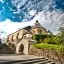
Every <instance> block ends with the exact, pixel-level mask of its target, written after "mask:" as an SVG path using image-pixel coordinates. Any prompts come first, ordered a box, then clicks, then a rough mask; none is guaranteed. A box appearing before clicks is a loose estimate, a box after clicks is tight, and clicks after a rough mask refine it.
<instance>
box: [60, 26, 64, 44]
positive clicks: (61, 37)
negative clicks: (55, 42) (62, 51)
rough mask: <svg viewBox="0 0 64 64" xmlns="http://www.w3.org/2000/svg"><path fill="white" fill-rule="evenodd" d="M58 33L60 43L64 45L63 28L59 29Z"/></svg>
mask: <svg viewBox="0 0 64 64" xmlns="http://www.w3.org/2000/svg"><path fill="white" fill-rule="evenodd" d="M59 31H60V33H59V35H60V43H61V44H64V27H60V28H59Z"/></svg>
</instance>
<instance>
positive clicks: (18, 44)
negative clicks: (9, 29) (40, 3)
mask: <svg viewBox="0 0 64 64" xmlns="http://www.w3.org/2000/svg"><path fill="white" fill-rule="evenodd" d="M35 34H49V32H48V31H47V29H45V28H44V27H43V26H41V24H40V23H39V22H38V20H37V21H36V22H35V25H34V26H27V27H24V28H22V29H20V30H18V31H16V32H14V33H12V34H9V35H8V36H7V42H6V44H7V45H8V46H9V47H10V48H11V49H12V50H13V52H14V53H16V54H21V53H24V54H28V51H29V46H30V45H31V44H32V43H34V42H35V41H34V40H32V36H33V35H35Z"/></svg>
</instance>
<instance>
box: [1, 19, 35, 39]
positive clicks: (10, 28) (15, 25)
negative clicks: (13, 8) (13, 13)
mask: <svg viewBox="0 0 64 64" xmlns="http://www.w3.org/2000/svg"><path fill="white" fill-rule="evenodd" d="M33 24H34V22H32V21H30V22H12V21H10V20H9V19H6V20H5V21H4V22H0V32H4V33H1V36H0V37H1V38H3V37H5V36H6V35H8V34H10V33H12V32H15V31H17V30H18V29H21V28H23V27H26V26H28V25H33Z"/></svg>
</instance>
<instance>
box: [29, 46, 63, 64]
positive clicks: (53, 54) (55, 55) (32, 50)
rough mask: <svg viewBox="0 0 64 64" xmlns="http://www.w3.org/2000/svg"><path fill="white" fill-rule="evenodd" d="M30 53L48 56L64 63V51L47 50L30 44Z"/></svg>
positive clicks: (59, 62)
mask: <svg viewBox="0 0 64 64" xmlns="http://www.w3.org/2000/svg"><path fill="white" fill-rule="evenodd" d="M29 54H30V55H37V56H41V57H43V56H44V57H46V58H48V59H50V60H52V61H53V62H55V63H56V64H64V53H63V52H59V51H55V50H47V49H37V48H35V47H33V46H30V49H29Z"/></svg>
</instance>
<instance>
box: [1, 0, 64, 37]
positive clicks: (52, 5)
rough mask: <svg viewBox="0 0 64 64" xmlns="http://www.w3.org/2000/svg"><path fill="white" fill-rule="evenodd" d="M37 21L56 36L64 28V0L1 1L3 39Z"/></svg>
mask: <svg viewBox="0 0 64 64" xmlns="http://www.w3.org/2000/svg"><path fill="white" fill-rule="evenodd" d="M36 20H39V22H40V23H41V25H42V26H44V27H45V28H47V29H49V30H51V31H52V32H53V33H54V34H56V33H57V30H58V28H59V27H61V26H64V0H0V35H1V37H4V36H5V35H8V34H10V33H12V32H14V31H16V30H18V29H20V28H23V27H25V26H27V25H33V24H34V23H35V21H36ZM23 23H24V24H23ZM13 27H14V28H13ZM9 29H12V31H10V30H9Z"/></svg>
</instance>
